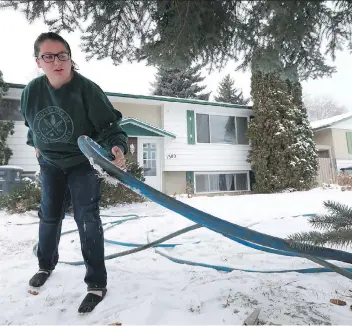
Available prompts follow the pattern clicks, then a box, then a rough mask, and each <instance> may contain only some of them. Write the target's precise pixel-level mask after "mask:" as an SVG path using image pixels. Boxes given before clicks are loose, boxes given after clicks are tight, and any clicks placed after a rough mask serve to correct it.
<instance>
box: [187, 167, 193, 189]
mask: <svg viewBox="0 0 352 326" xmlns="http://www.w3.org/2000/svg"><path fill="white" fill-rule="evenodd" d="M186 182H187V183H188V184H190V185H191V186H192V187H194V172H193V171H186Z"/></svg>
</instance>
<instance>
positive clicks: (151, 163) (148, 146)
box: [143, 143, 157, 177]
mask: <svg viewBox="0 0 352 326" xmlns="http://www.w3.org/2000/svg"><path fill="white" fill-rule="evenodd" d="M143 169H144V175H145V176H147V177H153V176H156V172H157V171H156V144H155V143H144V144H143Z"/></svg>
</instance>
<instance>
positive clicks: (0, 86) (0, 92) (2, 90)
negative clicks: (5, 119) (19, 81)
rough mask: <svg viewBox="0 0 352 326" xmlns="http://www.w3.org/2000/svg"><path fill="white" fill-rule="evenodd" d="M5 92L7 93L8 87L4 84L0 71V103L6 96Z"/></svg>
mask: <svg viewBox="0 0 352 326" xmlns="http://www.w3.org/2000/svg"><path fill="white" fill-rule="evenodd" d="M7 91H8V86H7V84H6V83H5V81H4V77H3V74H2V71H1V70H0V103H1V100H2V98H3V96H5V95H6V93H7Z"/></svg>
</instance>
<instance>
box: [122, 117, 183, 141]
mask: <svg viewBox="0 0 352 326" xmlns="http://www.w3.org/2000/svg"><path fill="white" fill-rule="evenodd" d="M128 124H130V125H133V126H137V127H139V128H142V129H144V130H146V131H149V133H150V134H149V136H167V137H171V138H173V139H175V138H176V135H174V134H173V133H171V132H168V131H166V130H164V129H161V128H158V127H155V126H152V125H150V124H148V123H146V122H143V121H140V120H138V119H136V118H125V119H123V120H122V121H121V126H126V125H128ZM126 127H127V126H126ZM126 127H125V129H126ZM127 128H128V127H127ZM126 132H127V131H126ZM136 136H137V135H136ZM138 136H147V135H138Z"/></svg>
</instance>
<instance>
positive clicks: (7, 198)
mask: <svg viewBox="0 0 352 326" xmlns="http://www.w3.org/2000/svg"><path fill="white" fill-rule="evenodd" d="M40 198H41V189H40V186H39V185H38V184H37V183H36V182H33V181H29V180H27V179H25V180H22V185H21V186H16V187H14V188H12V190H11V192H10V193H8V194H6V195H3V196H0V209H4V210H6V211H8V212H9V213H24V212H26V211H29V210H38V209H39V204H40Z"/></svg>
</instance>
